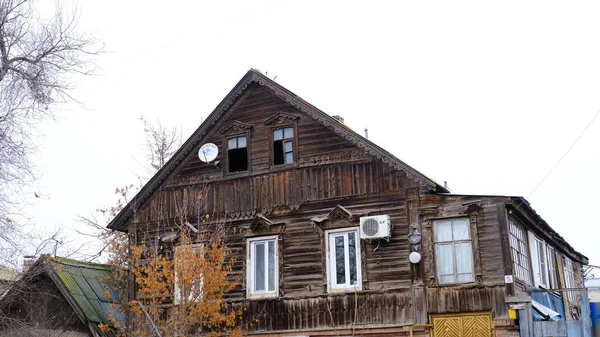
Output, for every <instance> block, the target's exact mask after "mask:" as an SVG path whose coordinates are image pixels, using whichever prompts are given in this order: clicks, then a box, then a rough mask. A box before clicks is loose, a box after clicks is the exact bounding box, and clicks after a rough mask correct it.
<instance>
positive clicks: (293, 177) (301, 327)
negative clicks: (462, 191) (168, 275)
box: [109, 70, 586, 336]
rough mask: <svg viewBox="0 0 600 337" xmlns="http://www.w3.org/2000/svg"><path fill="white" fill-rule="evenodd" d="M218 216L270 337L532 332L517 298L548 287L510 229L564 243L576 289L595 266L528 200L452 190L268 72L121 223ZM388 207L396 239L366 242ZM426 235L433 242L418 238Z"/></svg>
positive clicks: (135, 227) (247, 82) (240, 291)
mask: <svg viewBox="0 0 600 337" xmlns="http://www.w3.org/2000/svg"><path fill="white" fill-rule="evenodd" d="M207 143H212V144H215V145H216V147H217V148H218V149H219V154H218V156H217V158H216V159H215V161H214V162H212V163H210V164H207V163H205V162H203V161H201V160H199V158H198V155H199V153H198V152H199V148H200V147H201V146H202V145H203V144H207ZM217 162H218V164H216V163H217ZM206 214H209V215H210V216H211V219H219V220H220V221H225V222H226V223H227V224H228V227H227V228H228V234H227V241H228V244H229V247H230V248H231V249H232V252H233V254H234V255H235V257H236V261H238V262H237V263H236V266H235V269H234V273H236V274H237V275H238V276H239V278H240V279H241V280H242V282H241V285H240V286H239V287H238V288H237V289H236V290H235V291H234V292H233V293H231V294H230V300H231V301H239V302H243V303H245V304H246V306H247V308H248V310H247V315H248V317H249V318H250V319H257V320H258V323H257V324H256V325H254V326H253V328H252V330H250V331H248V333H249V334H257V335H290V336H291V335H294V336H298V335H303V336H304V335H332V334H338V335H350V334H353V333H360V334H363V335H369V334H390V335H407V334H408V332H409V329H410V327H412V326H413V325H415V324H429V323H434V324H435V326H434V330H438V331H440V332H438V333H436V336H442V335H444V334H442V333H441V331H442V330H440V329H442V328H441V327H443V328H444V329H445V331H451V330H452V329H454V328H456V327H455V326H453V324H455V323H456V324H458V326H459V327H457V328H456V329H458V330H460V331H462V333H463V335H464V336H479V335H489V334H490V333H492V332H493V331H495V333H496V335H510V334H513V335H515V334H516V335H518V327H517V326H516V323H515V321H514V320H510V319H509V318H508V316H507V309H508V308H507V305H506V303H505V297H506V296H507V295H514V294H516V293H518V292H520V291H522V290H523V289H524V286H525V285H527V284H528V285H531V286H535V285H536V284H534V283H533V282H532V280H530V279H526V277H525V276H523V275H525V274H524V271H523V270H521V269H519V271H518V273H519V274H518V275H520V276H521V278H519V277H516V275H517V274H516V271H515V266H516V265H517V264H516V263H515V262H514V261H515V259H516V260H519V261H520V259H522V257H523V256H522V255H518V254H519V252H518V250H517V252H515V251H514V247H513V245H511V242H512V241H514V240H512V239H511V237H510V232H511V228H513V227H514V225H513V227H511V225H510V224H511V223H513V222H518V223H519V225H518V226H520V227H519V228H521V229H522V231H524V233H528V232H529V233H531V235H534V236H535V237H536V238H538V239H540V240H541V242H542V243H544V245H545V246H544V247H552V253H553V254H554V255H555V257H556V259H555V260H554V261H559V264H560V265H555V271H558V270H559V269H560V268H562V267H563V266H562V263H563V262H562V261H565V260H564V259H565V258H566V259H568V261H570V262H569V263H571V268H572V270H573V273H574V278H573V279H574V282H575V284H572V285H571V286H573V287H576V286H580V283H578V282H580V280H581V277H580V275H578V274H577V273H578V272H579V270H580V268H579V266H580V264H581V263H582V262H585V261H586V258H585V257H584V256H582V255H581V254H579V253H577V252H576V251H575V250H573V249H572V248H571V247H570V246H569V245H568V244H567V243H566V242H564V240H562V238H560V236H558V234H556V233H555V232H554V231H553V230H552V229H551V228H550V227H549V226H548V225H547V224H546V223H545V222H544V221H543V220H542V219H541V218H540V217H539V216H538V215H537V214H536V213H535V212H534V211H533V210H532V209H531V208H530V207H529V204H528V203H527V202H526V201H525V200H524V199H522V198H516V197H504V196H466V195H452V194H449V191H447V190H446V189H445V188H444V187H443V186H440V185H438V184H436V183H435V182H434V181H432V180H430V179H428V178H427V177H426V176H424V175H423V174H421V173H419V172H418V171H416V170H415V169H413V168H412V167H410V166H408V165H407V164H405V163H404V162H402V161H400V160H399V159H397V158H396V157H394V156H393V155H391V154H390V153H388V152H387V151H385V150H383V149H381V148H380V147H378V146H377V145H375V144H373V143H371V142H370V141H369V140H367V139H365V138H363V137H362V136H360V135H358V134H356V133H354V132H353V131H352V130H350V129H349V128H348V127H346V126H345V125H344V124H343V123H342V122H340V121H339V120H337V119H334V118H332V117H330V116H328V115H326V114H325V113H323V112H322V111H320V110H318V109H317V108H315V107H314V106H312V105H310V104H309V103H307V102H306V101H304V100H303V99H301V98H300V97H298V96H296V95H295V94H293V93H291V92H290V91H288V90H287V89H285V88H283V87H281V86H280V85H278V84H277V83H275V82H274V81H272V80H270V79H269V78H267V77H265V76H264V75H262V74H260V73H259V72H257V71H255V70H250V71H249V72H248V73H247V74H246V75H245V76H244V77H243V78H242V80H241V81H240V82H239V83H238V84H237V85H236V86H235V87H234V88H233V90H232V91H231V92H230V93H229V94H228V95H227V97H226V98H225V99H224V100H223V101H222V102H221V103H220V104H219V106H218V107H217V108H216V109H215V111H214V112H213V113H212V114H211V115H210V116H209V117H208V118H207V119H206V121H205V122H204V123H203V124H202V125H201V126H200V127H199V128H198V130H197V131H196V132H195V133H194V134H193V135H192V137H191V138H190V139H188V140H187V141H186V142H185V144H184V145H183V146H182V147H181V149H180V150H179V151H178V152H177V153H176V154H175V155H174V156H173V158H172V159H171V160H170V161H169V162H168V163H167V164H166V165H165V166H164V167H163V168H162V169H161V170H160V171H159V172H158V173H157V174H156V175H155V176H154V177H153V178H152V179H151V180H150V181H149V182H148V183H147V184H146V186H145V187H144V188H143V189H142V190H141V191H140V192H139V194H138V195H137V196H136V197H135V199H134V200H132V202H131V203H130V204H128V205H127V206H126V207H125V208H124V209H123V211H122V212H121V213H119V214H118V215H117V217H116V218H115V219H114V220H113V221H112V222H111V223H110V224H109V228H112V229H116V230H121V231H129V232H130V233H131V234H134V235H133V240H134V244H135V243H137V242H139V241H142V240H143V239H144V238H145V237H147V236H152V237H156V236H160V235H162V234H163V233H164V232H166V231H169V230H170V229H171V228H170V226H169V225H168V224H169V223H172V222H173V221H175V220H176V219H177V218H181V217H182V215H185V218H186V219H190V221H192V220H197V219H198V217H202V216H204V215H206ZM376 215H387V216H389V219H390V222H391V224H392V227H391V235H390V237H389V239H387V240H384V239H374V240H361V239H359V237H360V233H359V224H360V221H361V220H360V219H361V218H362V217H367V216H376ZM164 224H167V225H166V226H165V225H164ZM209 224H210V221H209V222H208V225H209ZM442 229H443V230H442ZM513 230H514V228H513ZM444 231H445V232H444ZM415 232H418V233H420V234H421V236H422V241H420V242H417V243H415V244H411V243H409V241H408V240H407V236H408V235H409V234H410V233H415ZM448 233H450V234H448ZM444 235H446V236H447V235H450V236H449V237H444ZM511 240H512V241H511ZM524 244H525V245H527V247H528V248H529V243H527V242H525V243H524ZM267 247H268V248H267ZM545 249H546V248H545ZM414 251H416V252H418V253H420V254H421V257H422V259H421V261H420V262H418V263H414V264H413V263H411V262H410V261H409V254H410V253H411V252H414ZM259 254H260V255H259ZM444 254H450V255H444ZM263 255H268V257H266V258H265V260H264V265H263V262H262V260H257V259H258V258H257V257H256V256H260V257H261V259H262V258H263ZM444 256H445V257H446V259H444V258H441V257H444ZM525 258H526V259H528V261H529V262H528V263H529V265H530V266H532V265H533V264H532V262H531V258H530V257H528V256H526V257H525ZM469 259H470V260H469ZM464 261H467V262H464ZM523 261H525V260H523ZM257 264H258V265H261V267H260V268H263V267H264V268H266V269H265V270H263V269H260V270H258V269H257V268H258V267H256V265H257ZM444 270H445V271H444ZM527 271H529V272H530V273H531V272H532V271H533V269H532V268H531V267H529V269H528V270H527ZM263 272H264V274H262V275H263V276H264V278H263V277H262V276H261V275H259V274H257V273H263ZM257 275H259V276H257ZM506 275H512V276H515V282H514V283H508V284H507V283H506V278H505V276H506ZM545 275H546V278H548V277H550V275H549V273H548V272H546V274H545ZM557 275H558V277H559V279H560V282H562V283H561V284H559V285H560V286H563V287H565V286H566V285H565V284H564V282H565V281H564V279H565V278H564V275H562V273H561V274H560V275H559V274H557ZM547 283H548V282H547ZM545 286H549V284H545ZM557 286H558V285H557ZM442 314H444V315H447V314H453V315H451V316H440V315H442ZM452 319H454V320H452ZM457 322H458V323H457ZM438 328H439V329H438ZM469 329H474V330H469ZM458 330H455V331H458ZM420 333H421V334H424V335H428V334H429V332H428V330H420ZM450 335H451V334H448V336H450Z"/></svg>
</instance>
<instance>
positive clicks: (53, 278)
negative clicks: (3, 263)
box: [0, 256, 124, 337]
mask: <svg viewBox="0 0 600 337" xmlns="http://www.w3.org/2000/svg"><path fill="white" fill-rule="evenodd" d="M116 289H117V288H116V286H115V284H114V282H113V281H112V271H111V267H110V266H108V265H103V264H97V263H89V262H83V261H77V260H73V259H67V258H60V257H50V256H42V257H40V258H39V259H37V261H35V262H32V263H31V265H30V266H28V267H27V269H26V270H25V271H23V272H22V273H21V274H20V275H19V276H18V278H17V279H16V280H15V281H14V282H12V283H11V285H10V286H9V287H8V288H7V289H6V292H5V293H4V294H3V297H2V298H1V299H0V336H7V337H8V336H10V337H34V336H35V337H115V336H116V334H115V329H114V328H112V327H113V325H114V324H115V322H118V321H120V322H123V321H124V316H123V313H122V311H121V310H120V303H119V302H120V295H119V293H118V292H117V290H116ZM111 317H112V318H111ZM101 324H103V325H105V326H106V327H107V328H106V329H101V328H100V325H101Z"/></svg>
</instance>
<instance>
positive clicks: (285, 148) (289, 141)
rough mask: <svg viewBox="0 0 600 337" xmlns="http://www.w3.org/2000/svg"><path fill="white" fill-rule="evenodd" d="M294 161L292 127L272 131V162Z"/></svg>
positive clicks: (275, 163) (287, 162)
mask: <svg viewBox="0 0 600 337" xmlns="http://www.w3.org/2000/svg"><path fill="white" fill-rule="evenodd" d="M293 162H294V128H283V129H277V130H275V131H273V164H274V165H281V164H291V163H293Z"/></svg>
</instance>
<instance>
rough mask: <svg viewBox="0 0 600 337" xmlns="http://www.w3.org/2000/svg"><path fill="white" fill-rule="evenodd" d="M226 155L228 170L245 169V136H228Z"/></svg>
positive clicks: (246, 155)
mask: <svg viewBox="0 0 600 337" xmlns="http://www.w3.org/2000/svg"><path fill="white" fill-rule="evenodd" d="M227 155H228V157H227V159H228V162H229V172H241V171H247V170H248V148H247V147H246V136H240V137H233V138H229V139H228V140H227Z"/></svg>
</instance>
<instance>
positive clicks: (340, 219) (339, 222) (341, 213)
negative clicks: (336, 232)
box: [310, 205, 358, 236]
mask: <svg viewBox="0 0 600 337" xmlns="http://www.w3.org/2000/svg"><path fill="white" fill-rule="evenodd" d="M356 222H358V217H357V216H355V215H353V214H352V213H351V212H350V211H348V210H347V209H346V208H345V207H343V206H341V205H337V206H335V207H334V208H333V210H331V212H329V214H327V215H326V216H324V217H314V218H312V219H310V224H311V226H312V227H313V229H314V230H316V231H317V233H319V235H320V236H323V233H324V232H325V230H327V229H333V228H343V227H350V226H353V225H355V223H356Z"/></svg>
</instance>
